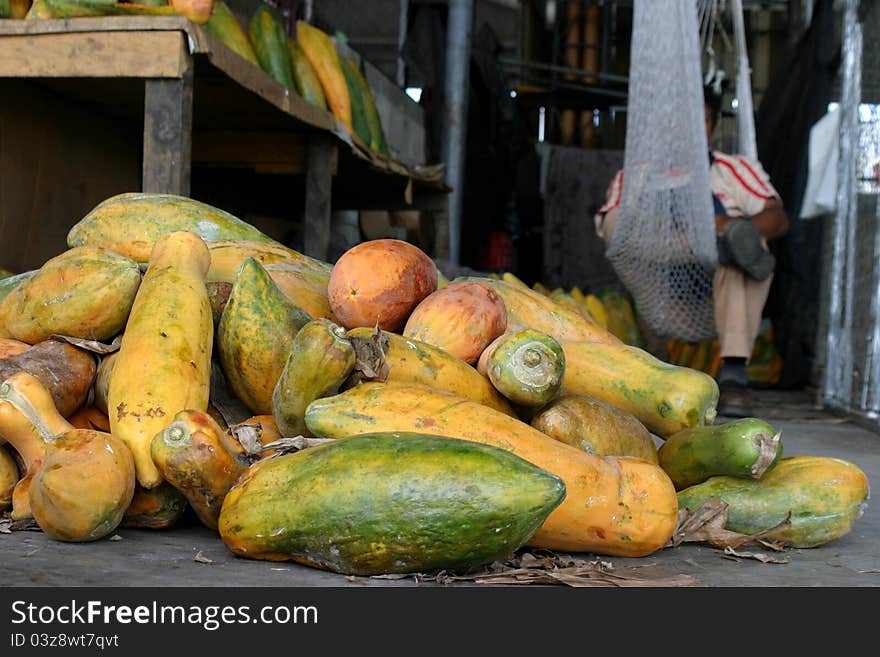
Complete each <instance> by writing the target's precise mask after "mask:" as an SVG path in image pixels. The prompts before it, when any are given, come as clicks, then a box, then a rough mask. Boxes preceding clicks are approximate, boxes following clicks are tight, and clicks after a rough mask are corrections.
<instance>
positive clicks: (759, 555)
mask: <svg viewBox="0 0 880 657" xmlns="http://www.w3.org/2000/svg"><path fill="white" fill-rule="evenodd" d="M724 554H725V555H729V556H732V557H738V558H740V559H756V560H757V561H760V562H761V563H788V559H787V558H785V557H774V556H773V555H770V554H764V553H763V552H737V551H736V550H734V549H733V548H732V547H726V548H724Z"/></svg>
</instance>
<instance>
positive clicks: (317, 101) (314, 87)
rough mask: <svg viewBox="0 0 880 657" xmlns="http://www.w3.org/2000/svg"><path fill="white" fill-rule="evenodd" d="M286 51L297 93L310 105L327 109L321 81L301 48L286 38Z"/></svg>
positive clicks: (293, 40)
mask: <svg viewBox="0 0 880 657" xmlns="http://www.w3.org/2000/svg"><path fill="white" fill-rule="evenodd" d="M287 50H288V51H289V52H290V66H291V68H292V69H293V82H294V84H295V85H296V91H297V93H299V95H300V96H302V97H303V98H304V99H305V100H306V101H308V102H309V103H311V104H312V105H315V106H317V107H320V108H321V109H327V98H326V97H325V96H324V90H323V89H322V88H321V81H320V80H319V79H318V74H317V73H315V68H314V67H313V66H312V63H311V62H310V61H309V58H308V57H306V54H305V52H303V49H302V46H300V45H299V43H297V41H296V39H291V38H290V37H288V38H287Z"/></svg>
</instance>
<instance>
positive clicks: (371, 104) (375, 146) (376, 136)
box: [346, 58, 388, 156]
mask: <svg viewBox="0 0 880 657" xmlns="http://www.w3.org/2000/svg"><path fill="white" fill-rule="evenodd" d="M346 62H347V63H348V65H349V66H350V67H351V70H352V74H353V75H354V79H355V81H356V82H357V84H358V87H359V89H360V92H361V96H362V97H363V100H364V116H365V119H366V122H367V127H368V128H369V130H370V141H369V144H368V145H369V147H370V148H371V149H372V150H374V151H375V152H377V153H379V154H380V155H386V156H387V155H388V144H387V142H386V141H385V130H384V129H383V128H382V119H381V118H380V117H379V111H378V110H377V109H376V100H375V98H374V97H373V91H372V90H371V89H370V85H369V84H368V83H367V79H366V78H365V77H364V75H363V73H361V70H360V69H359V68H358V67H357V64H355V63H354V60H352V59H351V58H346Z"/></svg>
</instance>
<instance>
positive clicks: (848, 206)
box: [822, 0, 880, 427]
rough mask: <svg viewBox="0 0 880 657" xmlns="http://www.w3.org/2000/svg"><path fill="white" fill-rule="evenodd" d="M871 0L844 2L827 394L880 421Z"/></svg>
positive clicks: (829, 400)
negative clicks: (865, 0) (867, 0)
mask: <svg viewBox="0 0 880 657" xmlns="http://www.w3.org/2000/svg"><path fill="white" fill-rule="evenodd" d="M871 4H872V3H865V2H862V3H861V5H862V11H861V12H860V11H859V9H860V3H859V1H858V0H846V4H845V8H844V17H843V47H842V48H843V49H842V60H841V68H842V71H841V72H842V75H841V100H840V110H841V124H840V142H839V148H840V151H839V154H840V157H839V164H838V178H837V182H838V189H837V209H836V213H835V215H834V218H833V219H834V220H833V224H832V226H831V236H830V237H831V242H830V248H831V254H830V256H831V257H830V268H829V276H828V280H827V294H826V300H827V303H826V307H827V334H826V344H825V371H824V375H823V380H822V401H823V403H824V404H825V405H826V406H829V407H832V408H836V409H839V410H843V411H846V412H847V413H849V414H853V415H856V416H858V417H860V418H863V419H866V420H869V421H870V422H871V423H872V424H875V425H876V426H878V427H880V203H878V188H880V180H878V174H880V88H878V87H880V84H878V80H877V77H878V74H877V70H878V64H880V61H878V48H877V45H876V44H877V43H878V38H880V29H878V26H880V16H878V14H880V12H878V11H877V8H876V7H873V8H871V9H870V10H868V11H865V9H866V7H869V6H870V5H871ZM865 44H867V47H865ZM863 73H864V74H865V75H864V77H863Z"/></svg>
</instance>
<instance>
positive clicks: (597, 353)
mask: <svg viewBox="0 0 880 657" xmlns="http://www.w3.org/2000/svg"><path fill="white" fill-rule="evenodd" d="M562 348H563V351H564V352H565V362H566V368H565V380H564V381H563V384H562V388H563V391H564V393H565V394H568V395H590V396H592V397H596V398H598V399H601V400H602V401H605V402H607V403H609V404H611V405H613V406H616V407H618V408H621V409H623V410H625V411H627V412H628V413H632V414H633V415H635V416H636V418H638V420H639V421H640V422H641V423H642V424H644V425H645V426H646V427H647V428H648V429H649V430H650V431H651V432H653V433H655V434H657V435H658V436H660V437H661V438H664V439H666V438H669V436H671V435H672V434H674V433H676V432H677V431H681V430H682V429H689V428H691V427H700V426H707V425H710V424H712V422H713V421H714V420H715V415H716V406H717V404H718V395H719V391H718V384H717V383H716V382H715V380H714V379H713V378H712V377H710V376H709V375H707V374H705V373H704V372H698V371H696V370H692V369H688V368H686V367H678V366H676V365H670V364H669V363H665V362H663V361H662V360H660V359H659V358H655V357H654V356H652V355H651V354H649V353H648V352H647V351H645V350H643V349H639V348H638V347H631V346H629V345H622V344H617V345H611V344H601V343H598V342H563V343H562Z"/></svg>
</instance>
